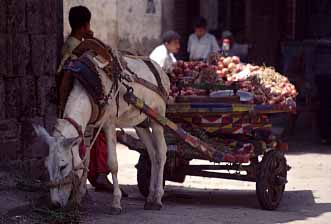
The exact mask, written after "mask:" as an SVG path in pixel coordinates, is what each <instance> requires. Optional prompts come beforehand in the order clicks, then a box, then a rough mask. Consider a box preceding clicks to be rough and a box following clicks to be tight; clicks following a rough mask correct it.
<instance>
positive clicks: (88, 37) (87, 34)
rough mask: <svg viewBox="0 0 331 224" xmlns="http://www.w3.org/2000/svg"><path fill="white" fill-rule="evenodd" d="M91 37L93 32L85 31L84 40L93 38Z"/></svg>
mask: <svg viewBox="0 0 331 224" xmlns="http://www.w3.org/2000/svg"><path fill="white" fill-rule="evenodd" d="M93 35H94V33H93V31H92V30H89V31H87V32H86V33H85V35H84V39H92V38H93Z"/></svg>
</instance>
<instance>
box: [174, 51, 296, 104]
mask: <svg viewBox="0 0 331 224" xmlns="http://www.w3.org/2000/svg"><path fill="white" fill-rule="evenodd" d="M170 80H171V93H170V95H171V96H173V97H176V96H179V95H181V96H199V95H207V94H208V91H207V90H206V89H199V88H194V87H195V86H196V85H195V84H199V83H207V84H209V85H215V84H219V85H225V86H227V85H228V86H230V85H231V84H232V83H234V82H237V83H238V84H239V88H240V90H243V91H247V92H250V93H252V94H253V95H254V103H256V104H281V105H287V106H290V107H295V97H296V96H297V91H296V89H295V87H294V85H292V84H291V83H290V82H289V80H288V79H287V77H285V76H283V75H281V74H279V73H278V72H276V71H275V69H273V68H270V67H265V66H255V65H251V64H242V63H240V59H239V57H236V56H234V57H218V58H217V60H214V62H213V64H211V65H208V64H207V63H204V62H183V61H179V62H178V63H177V64H176V65H175V67H174V69H173V73H172V75H171V77H170ZM183 84H184V85H183Z"/></svg>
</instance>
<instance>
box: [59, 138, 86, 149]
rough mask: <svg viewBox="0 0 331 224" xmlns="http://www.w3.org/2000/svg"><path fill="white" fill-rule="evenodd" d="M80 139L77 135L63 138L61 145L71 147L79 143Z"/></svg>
mask: <svg viewBox="0 0 331 224" xmlns="http://www.w3.org/2000/svg"><path fill="white" fill-rule="evenodd" d="M81 141H82V138H81V137H77V138H65V139H64V140H63V146H64V147H65V148H66V149H71V148H72V147H73V146H75V145H79V144H80V143H81Z"/></svg>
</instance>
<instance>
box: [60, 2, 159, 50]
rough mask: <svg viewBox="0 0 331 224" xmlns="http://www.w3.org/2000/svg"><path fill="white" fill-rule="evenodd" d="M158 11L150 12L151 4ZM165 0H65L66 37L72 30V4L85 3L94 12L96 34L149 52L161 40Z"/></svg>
mask: <svg viewBox="0 0 331 224" xmlns="http://www.w3.org/2000/svg"><path fill="white" fill-rule="evenodd" d="M149 2H150V3H152V5H153V6H154V9H155V11H154V12H153V10H152V12H151V13H149V12H147V8H148V7H147V6H148V3H149ZM161 3H162V0H152V1H151V0H135V1H132V0H98V1H95V0H71V1H64V19H65V21H64V36H65V37H66V36H67V35H68V34H69V32H70V27H69V23H68V14H69V10H70V8H71V7H72V6H76V5H84V6H87V7H88V8H89V9H90V11H91V12H92V21H91V26H92V29H93V31H94V33H95V36H96V37H98V38H99V39H101V40H103V41H104V42H106V43H108V44H110V45H111V46H113V47H116V48H120V49H123V50H132V51H136V52H139V53H140V54H144V55H147V54H149V53H150V52H151V51H152V50H153V48H154V47H155V46H157V45H158V44H159V43H160V41H161V40H160V37H161V32H162V25H161V23H162V4H161Z"/></svg>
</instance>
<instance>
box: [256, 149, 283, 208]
mask: <svg viewBox="0 0 331 224" xmlns="http://www.w3.org/2000/svg"><path fill="white" fill-rule="evenodd" d="M286 183H287V164H286V159H285V156H284V154H283V153H282V152H280V151H275V150H273V151H270V152H268V153H266V154H265V155H264V156H263V159H262V161H261V163H260V164H259V168H258V174H257V181H256V195H257V198H258V200H259V203H260V205H261V207H262V208H263V209H266V210H275V209H277V208H278V206H279V204H280V202H281V200H282V197H283V193H284V191H285V185H286Z"/></svg>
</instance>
